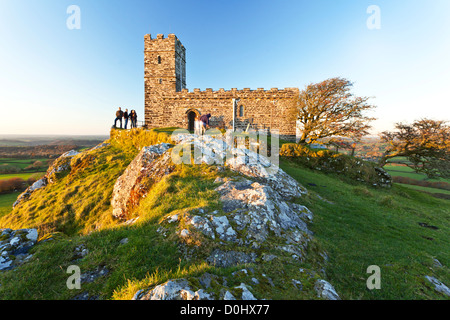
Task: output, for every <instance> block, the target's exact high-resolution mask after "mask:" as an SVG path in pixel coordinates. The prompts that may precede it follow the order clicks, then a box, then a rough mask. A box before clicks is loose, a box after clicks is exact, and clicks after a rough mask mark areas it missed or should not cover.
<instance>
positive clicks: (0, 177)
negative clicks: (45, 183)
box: [0, 172, 45, 180]
mask: <svg viewBox="0 0 450 320" xmlns="http://www.w3.org/2000/svg"><path fill="white" fill-rule="evenodd" d="M44 174H45V172H32V173H8V174H0V180H8V179H12V178H20V179H23V180H28V179H29V178H31V177H33V178H36V179H39V178H41V177H42V176H44Z"/></svg>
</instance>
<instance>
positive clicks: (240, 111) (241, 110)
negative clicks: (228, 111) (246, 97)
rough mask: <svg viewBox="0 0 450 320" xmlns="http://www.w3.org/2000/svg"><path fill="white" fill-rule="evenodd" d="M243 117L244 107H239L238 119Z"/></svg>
mask: <svg viewBox="0 0 450 320" xmlns="http://www.w3.org/2000/svg"><path fill="white" fill-rule="evenodd" d="M243 116H244V106H240V107H239V117H243Z"/></svg>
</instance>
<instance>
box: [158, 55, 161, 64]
mask: <svg viewBox="0 0 450 320" xmlns="http://www.w3.org/2000/svg"><path fill="white" fill-rule="evenodd" d="M158 64H161V56H158Z"/></svg>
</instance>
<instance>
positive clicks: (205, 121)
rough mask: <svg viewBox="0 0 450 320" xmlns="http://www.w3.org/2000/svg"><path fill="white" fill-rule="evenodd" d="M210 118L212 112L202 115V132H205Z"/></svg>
mask: <svg viewBox="0 0 450 320" xmlns="http://www.w3.org/2000/svg"><path fill="white" fill-rule="evenodd" d="M209 118H211V113H208V114H204V115H202V116H201V117H200V121H201V122H202V134H203V133H205V131H206V128H207V127H209Z"/></svg>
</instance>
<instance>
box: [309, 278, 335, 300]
mask: <svg viewBox="0 0 450 320" xmlns="http://www.w3.org/2000/svg"><path fill="white" fill-rule="evenodd" d="M314 290H316V293H317V296H318V297H319V298H323V299H327V300H341V298H340V297H339V295H338V294H337V293H336V290H335V289H334V287H333V286H332V285H331V284H330V283H328V282H327V281H325V280H321V279H319V280H317V281H316V283H315V285H314Z"/></svg>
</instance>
